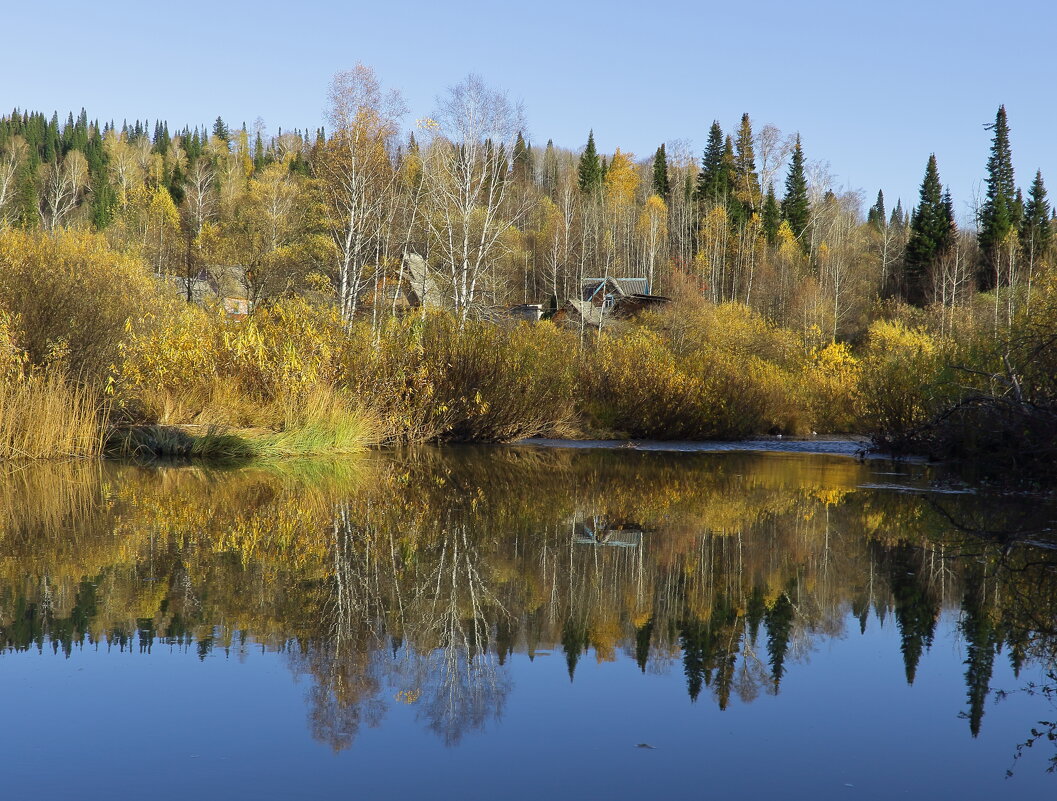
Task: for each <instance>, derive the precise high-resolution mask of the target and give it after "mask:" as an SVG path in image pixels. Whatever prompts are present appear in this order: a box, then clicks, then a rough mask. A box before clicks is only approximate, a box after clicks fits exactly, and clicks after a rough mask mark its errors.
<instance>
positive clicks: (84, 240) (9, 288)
mask: <svg viewBox="0 0 1057 801" xmlns="http://www.w3.org/2000/svg"><path fill="white" fill-rule="evenodd" d="M153 300H154V284H153V282H152V281H151V278H150V274H149V273H148V271H147V269H146V268H145V267H144V265H143V263H142V262H141V261H140V260H139V259H137V258H134V257H132V256H128V255H125V254H122V253H117V252H114V251H112V250H110V248H109V247H108V246H107V243H106V240H105V239H104V238H103V236H102V235H99V234H92V233H88V232H85V231H78V230H68V231H60V232H58V233H55V234H47V233H44V232H40V231H23V230H18V229H7V230H3V231H0V307H2V308H5V309H7V310H8V311H9V312H10V313H11V314H12V315H14V317H12V319H11V320H9V325H10V324H14V325H16V326H17V328H16V330H15V335H16V338H17V340H18V342H19V344H20V345H21V347H22V348H23V349H24V350H25V351H26V355H27V357H28V359H29V361H30V362H31V363H32V364H37V365H41V364H44V363H46V362H49V361H52V362H54V361H56V360H65V361H67V363H68V367H69V369H70V372H71V373H72V374H73V375H75V376H77V377H78V378H81V379H87V380H89V381H101V380H103V379H104V378H105V376H106V374H107V372H108V370H109V368H110V365H112V364H113V363H114V362H115V360H116V359H117V356H118V345H119V343H120V341H121V338H122V336H123V333H124V330H125V326H126V323H128V322H129V321H130V320H134V319H136V318H138V317H139V316H140V315H142V314H144V313H145V312H146V311H147V310H149V309H150V308H151V305H152V303H153Z"/></svg>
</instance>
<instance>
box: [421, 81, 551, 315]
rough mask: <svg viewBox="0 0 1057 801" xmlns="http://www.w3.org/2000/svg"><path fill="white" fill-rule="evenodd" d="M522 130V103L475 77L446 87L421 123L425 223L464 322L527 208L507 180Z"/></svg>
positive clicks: (524, 197)
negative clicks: (428, 139) (425, 143)
mask: <svg viewBox="0 0 1057 801" xmlns="http://www.w3.org/2000/svg"><path fill="white" fill-rule="evenodd" d="M523 127H524V124H523V122H522V113H521V109H520V107H519V106H518V105H516V104H515V103H513V102H511V101H510V99H509V98H508V97H507V95H506V94H505V93H503V92H502V91H500V90H497V89H493V88H491V87H489V86H487V85H486V84H485V83H484V81H483V80H482V79H481V78H480V77H479V76H477V75H470V76H469V77H467V78H466V79H465V80H464V81H463V82H462V83H460V84H458V85H456V86H453V87H451V88H450V89H449V90H448V93H447V94H446V95H445V96H444V97H443V98H441V100H440V103H439V107H438V109H437V112H436V114H435V115H434V118H433V119H431V120H429V121H427V125H426V128H427V130H428V131H429V132H430V133H431V134H432V135H433V141H432V143H431V145H430V148H429V151H428V154H427V158H426V163H425V168H426V169H425V177H426V187H427V190H426V203H427V205H428V209H427V212H426V223H427V225H428V227H429V231H430V239H431V242H432V247H433V253H434V254H435V255H436V256H437V257H438V259H439V261H440V262H441V263H442V264H443V269H444V270H445V272H446V273H447V275H448V277H449V278H450V280H451V292H452V301H453V304H454V306H455V309H456V312H457V313H458V314H459V316H460V318H461V319H462V320H465V319H466V317H467V315H468V314H469V312H470V309H471V308H473V307H474V305H475V304H476V303H477V301H478V291H479V288H480V285H481V284H482V283H483V279H484V277H485V273H486V271H488V270H489V269H490V268H491V267H492V266H493V265H494V263H495V261H496V260H497V259H498V258H500V257H501V256H502V255H503V254H504V252H505V248H506V245H505V243H504V239H505V238H506V237H505V235H506V233H507V231H508V230H509V229H510V228H511V227H513V226H516V225H517V224H518V223H519V222H520V221H521V220H522V219H523V218H524V216H525V215H526V213H527V212H528V210H529V208H530V207H531V203H532V201H531V199H530V198H529V196H528V195H527V194H526V193H515V192H513V191H511V189H512V183H513V182H512V181H510V180H509V172H510V170H511V166H512V165H511V157H512V155H513V145H514V141H515V138H516V136H517V133H518V131H520V130H522V129H523Z"/></svg>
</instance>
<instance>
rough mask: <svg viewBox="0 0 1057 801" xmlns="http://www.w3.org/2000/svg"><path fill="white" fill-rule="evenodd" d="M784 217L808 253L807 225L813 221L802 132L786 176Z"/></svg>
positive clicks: (798, 136)
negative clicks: (801, 144) (802, 145)
mask: <svg viewBox="0 0 1057 801" xmlns="http://www.w3.org/2000/svg"><path fill="white" fill-rule="evenodd" d="M782 219H783V220H785V221H786V222H787V223H789V228H790V229H791V230H792V232H793V236H795V237H796V239H797V241H798V242H799V243H800V247H801V248H802V249H803V251H804V252H805V253H806V252H807V251H808V249H809V247H810V242H809V241H808V237H807V226H808V223H809V222H810V221H811V205H810V202H809V200H808V196H807V175H806V174H805V172H804V151H803V149H802V148H801V147H800V134H797V135H796V143H795V144H794V145H793V156H792V158H791V159H790V160H789V174H788V175H787V176H786V178H785V197H783V198H782Z"/></svg>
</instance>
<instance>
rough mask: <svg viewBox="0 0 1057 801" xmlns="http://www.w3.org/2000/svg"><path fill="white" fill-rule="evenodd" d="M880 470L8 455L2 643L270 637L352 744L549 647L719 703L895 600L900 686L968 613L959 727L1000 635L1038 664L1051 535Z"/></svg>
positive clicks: (786, 463)
mask: <svg viewBox="0 0 1057 801" xmlns="http://www.w3.org/2000/svg"><path fill="white" fill-rule="evenodd" d="M871 478H872V476H871V473H870V468H869V467H867V466H864V465H861V464H857V463H855V462H853V461H851V460H844V459H839V458H832V459H827V458H823V457H795V456H789V457H784V458H775V457H761V456H756V455H751V454H722V455H690V454H682V455H679V456H678V457H674V456H666V455H664V454H657V453H607V452H571V451H538V450H534V449H519V448H508V449H502V450H500V449H494V450H481V449H472V448H467V449H451V450H444V451H441V450H433V449H424V450H416V451H408V452H399V453H389V454H373V455H369V456H366V457H364V458H363V459H361V460H359V461H357V462H354V463H339V464H333V465H320V464H298V463H293V464H291V465H287V466H285V467H282V468H275V467H271V468H248V469H241V470H233V471H217V470H205V469H200V468H190V467H182V468H176V467H169V468H153V469H147V468H131V467H115V466H105V467H100V466H98V465H85V464H71V465H51V466H40V467H34V468H31V469H26V470H20V471H18V472H17V473H12V474H11V475H9V476H5V477H3V479H0V521H2V523H0V644H2V645H3V647H4V648H7V649H28V648H35V649H38V650H43V649H44V648H50V649H53V650H55V651H56V652H59V651H61V652H63V653H65V654H66V655H67V656H69V655H70V654H72V653H73V652H74V650H75V649H77V648H78V647H82V645H83V644H84V643H105V644H107V645H108V646H110V647H116V648H120V649H124V648H133V647H134V648H138V649H140V650H143V651H149V650H150V649H151V648H152V647H153V646H154V645H155V644H156V643H158V642H162V643H166V644H169V645H171V646H174V647H178V648H183V649H186V650H187V651H188V652H189V653H190V654H192V655H198V656H199V657H202V658H204V657H205V656H207V655H208V654H210V653H212V652H214V651H216V650H218V649H221V650H224V651H230V650H232V649H234V650H235V651H237V652H239V653H246V651H247V647H246V645H247V644H251V645H253V646H256V647H260V648H265V649H269V650H276V651H281V652H283V653H284V655H285V656H284V658H285V659H286V660H287V661H288V664H289V665H290V668H291V670H293V671H294V672H296V673H298V674H301V675H304V676H306V677H308V678H309V679H310V681H309V685H310V690H309V691H308V693H307V701H308V706H309V712H308V717H309V722H310V724H309V725H310V727H311V730H312V733H313V735H314V736H315V737H317V738H318V739H319V740H320V741H322V742H326V743H328V744H329V745H330V746H331V747H333V748H334V749H336V750H341V749H344V748H348V747H350V746H351V745H352V744H353V743H354V742H355V739H356V737H357V735H358V733H359V732H360V731H361V730H362V729H363V727H365V726H374V725H379V724H380V723H381V722H382V721H383V720H384V717H385V715H386V711H387V710H388V709H389V708H391V707H392V706H393V705H395V704H408V705H411V706H413V707H414V709H415V710H416V712H417V716H418V718H419V720H420V721H421V722H422V724H423V725H424V726H426V727H427V728H428V729H429V730H431V731H433V732H435V733H436V734H437V736H438V737H440V738H441V739H442V740H443V741H444V742H445V743H448V744H456V743H458V742H459V741H460V739H461V738H462V737H463V736H464V735H465V734H466V733H467V732H469V731H474V730H479V729H481V728H484V727H486V726H487V725H488V724H489V722H490V721H494V720H496V719H498V718H499V717H500V716H501V715H502V710H503V708H504V704H505V701H506V698H507V697H508V695H509V693H510V692H511V691H512V682H511V679H510V673H509V664H510V660H511V659H512V658H518V657H519V656H521V655H525V656H528V657H530V658H531V657H532V656H533V655H534V654H535V653H537V652H538V651H553V652H555V653H560V654H562V655H563V658H564V660H565V663H566V667H567V670H568V674H569V678H570V680H574V681H575V680H580V679H579V676H578V674H577V667H578V665H579V664H580V662H581V660H583V659H584V658H585V657H586V658H593V659H595V660H596V661H598V662H607V661H613V660H616V659H619V658H622V657H626V658H631V659H634V660H635V662H636V663H637V665H638V667H639V668H640V670H642V671H643V672H652V671H662V672H663V671H670V670H675V671H681V672H682V674H683V675H684V676H685V681H686V689H687V693H688V695H689V697H690V699H691V700H692V701H695V702H697V703H701V702H702V701H703V700H704V699H711V702H712V703H715V704H717V705H718V706H719V707H720V708H726V707H727V706H728V705H730V704H731V703H732V702H733V701H734V699H740V701H741V702H746V703H747V702H751V701H753V700H754V699H757V698H758V697H759V696H760V695H761V694H774V693H778V692H780V691H781V688H782V685H783V682H784V681H787V680H788V679H789V676H790V671H791V668H792V667H793V665H795V664H796V663H797V662H798V660H799V659H800V656H801V655H802V654H804V653H806V652H807V651H808V650H809V649H810V648H811V647H812V644H813V643H815V642H817V641H819V640H820V639H822V638H825V637H830V636H840V635H842V634H844V633H845V627H846V626H848V625H850V626H851V627H852V628H853V629H858V630H859V631H860V632H863V631H866V630H867V629H868V628H869V627H870V626H874V625H880V624H889V623H886V621H894V625H896V626H897V628H898V631H899V642H900V649H901V652H902V657H903V662H904V666H905V677H906V680H907V682H909V683H913V682H914V680H915V678H916V674H917V670H918V667H919V665H920V664H921V661H922V660H923V659H924V658H926V654H927V652H928V650H929V648H930V647H931V645H932V642H933V638H934V636H935V632H936V626H937V621H938V620H939V618H940V615H941V614H942V613H944V612H950V613H955V612H957V613H958V614H960V618H959V620H960V623H959V627H960V631H961V633H962V635H963V637H964V643H965V653H966V672H965V683H966V688H967V689H966V693H967V703H966V711H965V716H966V717H967V718H968V720H969V729H970V732H971V733H972V734H973V735H976V734H977V733H978V732H979V730H980V726H981V721H982V718H983V714H984V709H985V706H986V702H987V699H988V698H989V697H990V696H991V694H992V688H991V686H990V684H991V676H992V673H993V668H994V661H995V659H996V658H997V657H998V655H999V653H1000V652H1001V651H1002V650H1003V649H1004V650H1005V652H1006V653H1007V654H1008V658H1009V659H1010V661H1011V663H1012V665H1013V667H1014V670H1019V668H1020V667H1021V666H1022V665H1024V664H1027V663H1029V662H1041V663H1043V664H1047V665H1053V664H1054V663H1055V657H1057V646H1055V643H1057V636H1055V632H1054V630H1053V620H1054V619H1055V618H1057V581H1055V580H1054V563H1055V561H1057V560H1055V558H1054V557H1055V554H1054V552H1053V551H1048V550H1045V549H1040V548H1038V547H1032V546H1030V545H1025V544H1023V543H1021V542H1020V541H1018V540H1017V538H1016V535H1015V531H1014V527H1015V526H1017V525H1024V523H1025V520H1024V519H1023V510H1022V509H1020V508H1011V509H1009V510H1007V509H1005V508H1003V507H1002V506H1001V505H998V504H994V503H983V502H980V501H978V500H976V499H972V498H968V497H966V498H961V497H952V498H950V499H946V500H945V501H944V504H937V503H935V502H930V501H928V500H925V499H923V498H922V497H920V496H918V495H914V494H910V493H895V492H882V491H878V490H875V489H867V488H864V487H863V485H867V484H870V483H872V482H871ZM961 520H969V521H971V525H961V524H960V523H959V521H961ZM1003 526H1005V528H1003ZM998 530H1001V531H1003V532H1005V533H1004V534H1003V535H1002V536H1001V537H998V538H996V537H994V536H988V535H987V532H990V531H998ZM1033 536H1034V535H1033Z"/></svg>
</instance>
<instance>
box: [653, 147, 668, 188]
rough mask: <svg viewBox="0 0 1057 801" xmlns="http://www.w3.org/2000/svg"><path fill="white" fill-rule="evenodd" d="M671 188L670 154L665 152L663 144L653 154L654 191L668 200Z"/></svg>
mask: <svg viewBox="0 0 1057 801" xmlns="http://www.w3.org/2000/svg"><path fill="white" fill-rule="evenodd" d="M671 190H672V187H671V184H670V183H669V182H668V155H667V154H666V153H665V152H664V145H663V144H662V145H661V146H660V147H659V148H657V152H656V153H654V154H653V193H654V194H655V195H660V196H661V197H662V198H664V199H665V200H667V199H668V195H669V193H670V192H671Z"/></svg>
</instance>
